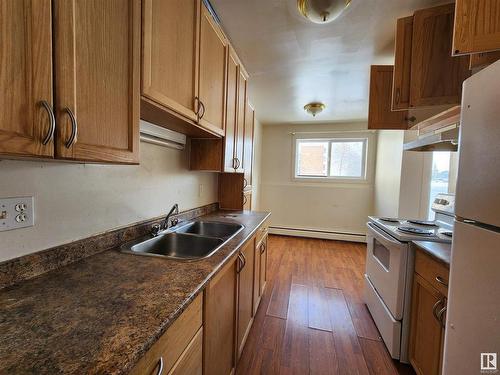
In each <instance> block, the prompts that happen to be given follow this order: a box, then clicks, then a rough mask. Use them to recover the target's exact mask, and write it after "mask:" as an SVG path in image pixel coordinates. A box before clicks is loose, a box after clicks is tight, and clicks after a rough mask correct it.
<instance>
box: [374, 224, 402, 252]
mask: <svg viewBox="0 0 500 375" xmlns="http://www.w3.org/2000/svg"><path fill="white" fill-rule="evenodd" d="M366 225H367V226H368V229H370V230H371V231H372V232H374V233H375V234H376V235H377V236H379V237H382V239H384V240H385V241H387V242H389V243H391V244H393V245H396V246H400V247H401V246H402V245H403V243H401V242H399V241H398V240H396V239H394V238H391V237H388V236H387V235H386V234H384V232H383V231H382V230H380V229H378V228H377V227H376V226H375V225H374V224H372V223H366Z"/></svg>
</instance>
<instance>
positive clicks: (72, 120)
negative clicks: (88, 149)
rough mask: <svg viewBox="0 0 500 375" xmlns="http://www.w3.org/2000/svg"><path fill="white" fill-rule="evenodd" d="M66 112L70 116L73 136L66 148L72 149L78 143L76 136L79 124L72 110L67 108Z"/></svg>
mask: <svg viewBox="0 0 500 375" xmlns="http://www.w3.org/2000/svg"><path fill="white" fill-rule="evenodd" d="M64 110H65V111H66V113H67V114H68V116H69V119H70V120H71V135H70V137H69V139H68V140H67V141H66V143H65V146H66V148H70V147H71V146H73V144H74V143H75V142H76V136H77V134H78V123H77V122H76V118H75V115H74V114H73V112H72V111H71V109H69V108H68V107H66V108H65V109H64Z"/></svg>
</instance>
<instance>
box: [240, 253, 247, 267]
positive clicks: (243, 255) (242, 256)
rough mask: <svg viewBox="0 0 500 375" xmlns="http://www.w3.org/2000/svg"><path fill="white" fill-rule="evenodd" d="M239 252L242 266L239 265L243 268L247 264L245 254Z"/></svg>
mask: <svg viewBox="0 0 500 375" xmlns="http://www.w3.org/2000/svg"><path fill="white" fill-rule="evenodd" d="M240 254H241V258H242V259H243V267H241V269H243V268H245V266H246V265H247V258H246V257H245V254H243V253H240Z"/></svg>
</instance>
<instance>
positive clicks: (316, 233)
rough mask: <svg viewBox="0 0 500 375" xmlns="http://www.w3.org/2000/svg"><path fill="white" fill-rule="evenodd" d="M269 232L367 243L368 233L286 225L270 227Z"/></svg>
mask: <svg viewBox="0 0 500 375" xmlns="http://www.w3.org/2000/svg"><path fill="white" fill-rule="evenodd" d="M269 233H271V234H278V235H282V236H295V237H307V238H320V239H325V240H337V241H350V242H363V243H366V235H365V234H358V233H342V232H330V231H325V230H316V229H295V228H284V227H269Z"/></svg>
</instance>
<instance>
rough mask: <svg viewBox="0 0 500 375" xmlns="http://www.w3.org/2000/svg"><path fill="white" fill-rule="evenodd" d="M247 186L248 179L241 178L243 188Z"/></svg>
mask: <svg viewBox="0 0 500 375" xmlns="http://www.w3.org/2000/svg"><path fill="white" fill-rule="evenodd" d="M247 186H248V181H247V179H246V178H243V189H245V188H246V187H247Z"/></svg>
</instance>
